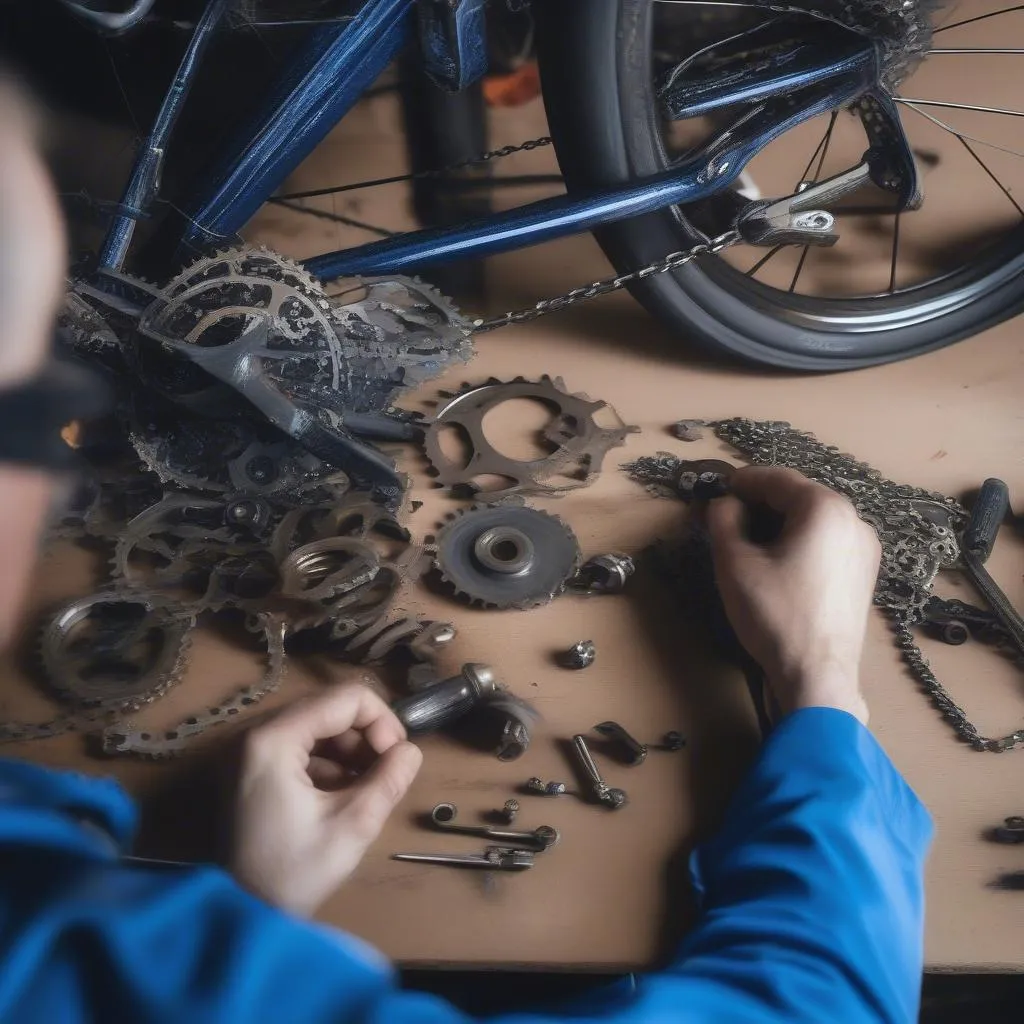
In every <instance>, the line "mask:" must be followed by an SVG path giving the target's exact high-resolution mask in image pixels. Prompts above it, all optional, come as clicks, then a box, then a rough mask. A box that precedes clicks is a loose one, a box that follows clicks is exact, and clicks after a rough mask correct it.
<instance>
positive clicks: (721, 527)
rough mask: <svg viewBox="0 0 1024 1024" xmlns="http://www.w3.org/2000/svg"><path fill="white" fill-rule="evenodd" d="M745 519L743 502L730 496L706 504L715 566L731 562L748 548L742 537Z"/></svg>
mask: <svg viewBox="0 0 1024 1024" xmlns="http://www.w3.org/2000/svg"><path fill="white" fill-rule="evenodd" d="M745 517H746V509H745V508H744V505H743V502H742V501H740V500H739V498H736V497H733V495H731V494H727V495H725V496H724V497H721V498H715V500H714V501H711V502H709V503H708V510H707V523H708V533H709V535H710V536H711V551H712V554H713V555H714V559H715V564H716V565H723V564H725V563H727V562H730V561H732V560H733V559H734V558H735V557H736V556H737V555H738V554H740V553H741V552H742V551H745V550H746V549H747V548H748V547H749V546H750V543H749V541H747V539H746V537H745V536H744V530H743V528H744V522H745Z"/></svg>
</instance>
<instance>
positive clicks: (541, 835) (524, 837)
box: [430, 803, 561, 852]
mask: <svg viewBox="0 0 1024 1024" xmlns="http://www.w3.org/2000/svg"><path fill="white" fill-rule="evenodd" d="M458 813H459V810H458V808H457V807H456V806H455V804H451V803H441V804H437V806H435V807H434V809H433V810H432V811H431V812H430V821H431V824H432V825H433V827H434V828H436V829H439V830H440V831H442V832H456V833H458V834H459V835H464V836H483V837H484V838H486V839H494V840H496V841H499V842H500V843H501V844H502V845H503V846H508V847H524V848H526V849H528V850H536V851H538V852H540V851H542V850H548V849H550V848H551V847H552V846H555V845H556V844H557V843H558V841H559V840H560V839H561V833H559V831H558V829H556V828H552V827H551V826H550V825H539V826H538V827H537V828H535V829H532V830H531V831H529V832H512V831H509V830H508V829H499V828H494V827H493V826H491V825H461V824H458V823H456V821H455V819H456V817H457V816H458Z"/></svg>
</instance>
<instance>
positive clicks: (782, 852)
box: [672, 708, 931, 1022]
mask: <svg viewBox="0 0 1024 1024" xmlns="http://www.w3.org/2000/svg"><path fill="white" fill-rule="evenodd" d="M930 836H931V824H930V820H929V817H928V814H927V812H926V811H925V810H924V808H923V807H922V806H921V804H920V802H919V801H918V800H917V798H916V796H915V795H914V794H913V792H912V791H911V790H910V788H909V787H908V786H907V785H906V783H905V782H904V781H903V780H902V778H901V777H900V776H899V775H898V773H897V772H896V770H895V769H894V768H893V766H892V764H891V762H890V761H889V759H888V757H887V756H886V755H885V753H884V752H883V751H882V749H881V748H880V747H879V746H878V744H877V743H876V741H875V740H874V739H873V737H872V736H871V735H870V733H868V731H867V730H866V729H864V728H863V727H862V726H861V725H860V724H859V723H858V722H856V721H855V720H854V719H853V718H852V717H851V716H849V715H847V714H844V713H843V712H840V711H834V710H829V709H824V708H812V709H806V710H803V711H800V712H797V713H796V714H794V715H791V716H790V717H788V718H786V719H785V720H784V721H783V722H782V723H781V724H780V725H779V726H778V728H777V729H776V731H775V732H774V733H773V734H772V736H771V737H769V739H768V740H767V741H766V744H765V748H764V750H763V752H762V754H761V757H760V759H759V761H758V763H757V765H756V766H755V768H754V770H753V771H752V772H751V774H750V776H749V777H748V778H747V780H746V782H745V783H744V785H743V787H742V788H741V790H740V792H739V793H738V794H737V796H736V798H735V800H734V801H733V803H732V805H731V807H730V809H729V813H728V816H727V819H726V823H725V826H724V828H723V829H722V830H721V832H720V834H719V835H718V836H717V837H716V838H715V839H714V840H713V841H711V842H710V843H708V844H707V845H705V846H704V847H702V848H701V849H700V850H699V851H698V852H697V853H696V854H695V855H694V858H693V864H692V867H693V873H694V880H695V883H696V885H697V888H698V892H699V894H700V897H701V904H702V907H701V910H702V913H701V919H700V922H699V923H698V925H697V927H696V929H695V930H694V931H693V933H692V934H691V935H690V936H689V938H688V939H687V941H686V942H685V943H684V945H683V947H682V949H681V951H680V955H679V958H678V961H677V964H676V966H675V967H674V968H673V969H672V973H674V974H676V975H679V976H683V977H686V978H687V979H689V981H690V982H691V983H693V984H695V985H696V986H697V987H698V988H700V989H701V990H703V991H705V992H706V993H707V994H708V997H709V998H712V999H713V998H714V997H715V994H716V993H717V994H718V995H719V996H720V997H721V998H722V999H723V1000H727V1001H728V1005H729V1006H731V1007H733V1009H734V1010H735V1009H736V1008H737V1007H738V1006H739V1005H742V1004H744V1003H745V1004H747V1006H748V1007H749V1012H748V1016H747V1019H765V1020H776V1019H777V1020H785V1021H797V1020H804V1019H807V1020H820V1019H821V1007H822V1006H825V1005H827V1006H829V1007H830V1010H829V1017H830V1018H831V1019H834V1020H842V1021H844V1022H853V1021H860V1020H864V1021H868V1020H870V1021H900V1022H903V1021H913V1020H916V1014H917V1002H918V993H919V986H920V976H921V968H922V920H923V865H924V858H925V854H926V851H927V847H928V843H929V840H930ZM702 1019H704V1018H702ZM706 1019H714V1018H706Z"/></svg>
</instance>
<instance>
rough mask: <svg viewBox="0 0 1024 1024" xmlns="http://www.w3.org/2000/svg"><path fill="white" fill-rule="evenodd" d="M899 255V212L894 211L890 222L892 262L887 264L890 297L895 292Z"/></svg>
mask: <svg viewBox="0 0 1024 1024" xmlns="http://www.w3.org/2000/svg"><path fill="white" fill-rule="evenodd" d="M899 253H900V211H899V210H897V211H896V216H895V217H893V221H892V260H891V261H890V263H889V294H890V295H892V293H893V292H894V291H896V263H897V261H898V260H899Z"/></svg>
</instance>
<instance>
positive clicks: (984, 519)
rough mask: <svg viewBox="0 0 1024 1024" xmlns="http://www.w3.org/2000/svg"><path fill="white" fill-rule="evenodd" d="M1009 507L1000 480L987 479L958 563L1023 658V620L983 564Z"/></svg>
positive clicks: (968, 527) (972, 516)
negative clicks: (961, 565) (960, 562)
mask: <svg viewBox="0 0 1024 1024" xmlns="http://www.w3.org/2000/svg"><path fill="white" fill-rule="evenodd" d="M1009 507H1010V492H1009V489H1008V488H1007V486H1006V484H1005V483H1003V481H1002V480H998V479H996V478H995V477H989V479H988V480H986V481H985V482H984V483H983V484H982V485H981V490H980V491H979V492H978V497H977V499H976V500H975V502H974V506H973V507H972V508H971V518H970V520H969V521H968V523H967V526H966V528H965V529H964V535H963V540H962V543H961V551H960V560H961V561H962V562H963V566H964V569H965V570H966V572H967V576H968V577H969V579H970V581H971V582H972V583H973V584H974V586H975V587H976V588H977V590H978V593H979V594H981V596H982V597H984V598H985V600H986V601H987V602H988V603H989V606H990V607H991V608H992V611H993V612H994V613H995V615H996V618H997V619H999V622H1000V623H1001V624H1002V626H1003V628H1004V629H1005V630H1006V632H1007V633H1009V634H1010V637H1011V639H1012V640H1013V642H1014V644H1015V645H1016V647H1017V649H1018V650H1019V651H1020V652H1021V653H1022V654H1024V619H1022V618H1021V617H1020V615H1019V614H1018V612H1017V610H1016V608H1014V607H1013V605H1012V604H1010V600H1009V598H1008V597H1007V596H1006V594H1004V593H1003V591H1002V589H1001V588H1000V586H999V584H998V583H996V581H995V580H994V579H992V577H991V576H990V575H989V571H988V569H986V568H985V561H986V560H987V559H988V556H989V555H990V554H991V553H992V547H993V545H994V544H995V542H996V535H997V534H998V533H999V527H1000V526H1001V525H1002V522H1003V519H1005V518H1006V513H1007V510H1008V509H1009Z"/></svg>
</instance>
